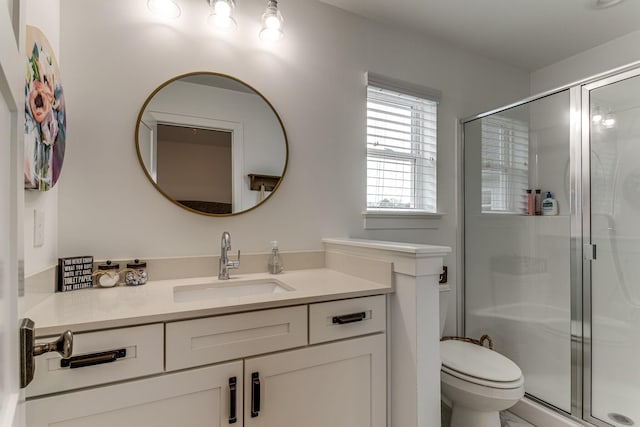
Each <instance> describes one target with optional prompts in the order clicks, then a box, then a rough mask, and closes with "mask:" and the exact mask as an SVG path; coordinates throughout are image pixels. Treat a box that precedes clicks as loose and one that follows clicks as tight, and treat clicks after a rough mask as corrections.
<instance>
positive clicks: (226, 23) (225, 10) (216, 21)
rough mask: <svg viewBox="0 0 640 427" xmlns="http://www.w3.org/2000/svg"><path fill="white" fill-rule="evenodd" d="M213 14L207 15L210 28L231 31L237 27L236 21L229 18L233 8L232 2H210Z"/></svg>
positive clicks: (227, 0)
mask: <svg viewBox="0 0 640 427" xmlns="http://www.w3.org/2000/svg"><path fill="white" fill-rule="evenodd" d="M209 4H210V5H211V7H212V8H213V13H212V14H211V15H209V18H208V23H209V25H210V26H212V27H216V28H220V29H223V30H233V29H235V28H236V27H237V24H236V20H235V19H233V17H232V16H231V11H232V10H233V8H234V7H235V2H234V1H233V0H210V2H209Z"/></svg>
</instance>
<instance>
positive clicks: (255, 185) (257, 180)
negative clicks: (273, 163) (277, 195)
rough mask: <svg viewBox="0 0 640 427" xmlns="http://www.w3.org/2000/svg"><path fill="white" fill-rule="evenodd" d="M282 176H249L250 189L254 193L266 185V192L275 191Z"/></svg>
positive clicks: (255, 174) (254, 174)
mask: <svg viewBox="0 0 640 427" xmlns="http://www.w3.org/2000/svg"><path fill="white" fill-rule="evenodd" d="M280 178H282V177H281V176H274V175H261V174H257V173H250V174H249V179H250V182H249V188H250V189H251V190H253V191H260V187H261V186H263V185H264V191H273V189H274V188H275V187H276V185H278V182H280Z"/></svg>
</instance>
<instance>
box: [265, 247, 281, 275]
mask: <svg viewBox="0 0 640 427" xmlns="http://www.w3.org/2000/svg"><path fill="white" fill-rule="evenodd" d="M268 267H269V273H271V274H278V273H282V269H283V268H284V264H282V257H281V256H280V251H279V250H278V242H277V241H275V240H274V241H272V242H271V255H269V263H268Z"/></svg>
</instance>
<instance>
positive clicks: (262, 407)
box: [27, 295, 387, 427]
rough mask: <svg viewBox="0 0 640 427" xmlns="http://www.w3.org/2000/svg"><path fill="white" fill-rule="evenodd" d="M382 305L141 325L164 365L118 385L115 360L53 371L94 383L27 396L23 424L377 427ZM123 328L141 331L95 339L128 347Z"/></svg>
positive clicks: (329, 305) (382, 401)
mask: <svg viewBox="0 0 640 427" xmlns="http://www.w3.org/2000/svg"><path fill="white" fill-rule="evenodd" d="M385 301H386V298H385V296H384V295H377V296H372V297H363V298H353V299H347V300H339V301H331V302H323V303H317V304H309V305H298V306H293V307H283V308H275V309H269V310H258V311H250V312H244V313H235V314H226V315H220V316H213V317H207V318H198V319H189V320H179V321H172V322H167V323H165V324H162V323H159V324H155V325H147V326H144V328H149V330H150V331H151V330H153V331H156V332H157V329H158V328H159V327H160V328H161V329H162V330H163V332H164V346H161V348H160V354H162V353H164V355H165V357H164V369H163V371H161V372H158V373H155V374H153V373H151V374H149V373H145V374H142V375H148V376H145V377H143V378H138V379H136V378H135V377H136V376H137V375H135V373H131V377H130V378H131V379H129V380H126V381H125V380H123V381H121V382H119V383H115V384H104V381H103V379H104V371H105V370H106V369H108V367H109V366H110V367H112V368H113V369H115V370H116V371H114V377H113V378H114V379H115V380H116V381H117V380H120V379H121V378H123V377H122V376H119V375H117V374H115V373H117V367H118V363H117V362H116V363H110V364H108V365H98V366H87V367H83V368H81V369H75V370H67V371H64V370H63V371H58V375H59V378H63V375H70V374H76V375H79V376H82V377H87V378H91V377H92V375H95V374H94V372H100V373H101V376H100V377H99V378H100V379H101V380H100V382H96V383H94V384H93V386H94V387H93V388H91V387H92V384H91V382H90V380H85V381H80V382H78V384H81V386H82V387H86V388H83V389H79V390H78V389H75V390H67V391H64V390H65V389H66V388H65V387H58V388H57V389H56V388H55V386H50V387H52V388H50V390H61V392H59V393H58V394H52V395H44V396H34V395H33V394H32V397H31V398H29V400H28V401H27V425H28V427H44V426H51V425H55V426H59V427H81V426H91V427H103V426H104V427H112V426H113V425H118V426H120V427H122V426H124V427H134V426H147V425H148V426H154V427H156V426H159V427H165V426H166V427H175V426H181V427H185V426H186V427H191V426H193V427H196V426H197V427H205V426H206V427H209V426H211V427H218V426H234V427H235V426H238V427H243V426H245V427H294V426H295V427H300V426H305V427H327V426H331V427H384V426H386V425H387V416H386V409H387V395H386V393H387V392H386V381H387V376H386V364H387V363H386V334H385V329H386V320H385V319H386V313H385V307H386V303H385ZM127 330H133V331H138V329H136V328H123V329H119V330H107V331H101V332H93V333H91V334H94V335H97V336H92V341H94V342H100V340H99V334H101V333H104V334H106V335H105V336H123V338H121V340H122V341H123V343H124V344H126V345H127V346H128V348H130V349H132V350H133V349H135V348H136V345H135V343H132V342H131V340H127V339H126V338H125V336H126V332H127ZM114 331H115V332H114ZM81 336H82V334H78V337H81ZM156 341H157V339H156ZM124 344H123V345H124ZM132 350H130V353H131V351H132ZM148 351H150V350H145V351H144V352H142V353H139V354H146V353H147V352H148ZM131 354H133V353H131ZM55 362H57V363H59V359H58V360H57V361H55ZM49 363H50V364H51V363H53V362H49ZM120 363H122V362H120ZM123 366H124V365H123ZM141 369H142V368H141ZM83 370H86V371H84V372H86V373H85V374H81V375H80V373H79V371H83ZM71 371H78V373H76V372H71ZM39 374H40V373H39V372H36V378H37V377H38V375H39ZM100 384H102V385H100Z"/></svg>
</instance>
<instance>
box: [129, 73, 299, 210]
mask: <svg viewBox="0 0 640 427" xmlns="http://www.w3.org/2000/svg"><path fill="white" fill-rule="evenodd" d="M202 74H207V75H212V76H218V77H225V78H228V79H231V80H233V81H235V82H236V83H240V84H242V85H244V86H245V87H247V88H248V89H251V90H252V91H253V92H254V93H255V94H256V95H258V96H259V97H260V98H262V100H263V101H264V102H265V103H266V104H267V105H268V106H269V108H271V111H273V114H274V115H275V117H276V119H278V123H279V124H280V127H281V129H282V135H283V137H284V144H285V160H284V167H283V168H282V174H281V175H280V179H279V180H278V182H277V183H276V184H275V186H274V187H273V190H272V191H271V192H270V194H269V195H268V196H267V197H265V198H264V199H263V200H261V201H260V202H258V203H256V204H255V205H253V206H251V207H250V208H247V209H244V210H242V211H238V212H231V213H223V214H216V213H208V212H203V211H199V210H197V209H193V208H190V207H189V206H186V205H183V204H182V203H180V202H178V201H177V200H176V199H174V198H173V197H171V196H170V195H169V194H167V193H166V192H165V191H164V190H163V189H162V188H160V186H159V185H158V184H157V183H156V182H155V181H154V180H153V177H152V176H151V174H150V173H149V170H148V169H147V167H146V165H145V163H144V159H143V158H142V154H141V152H140V141H139V131H140V123H141V122H142V116H143V114H144V112H145V110H146V108H147V106H148V105H149V103H150V102H151V100H152V99H153V97H154V96H155V95H156V94H157V93H158V92H160V91H161V90H162V89H164V88H165V87H166V86H168V85H170V84H171V83H173V82H175V81H177V80H180V79H183V78H185V77H189V76H197V75H202ZM135 143H136V153H137V155H138V161H139V162H140V167H142V170H143V171H144V174H145V175H146V176H147V179H149V182H151V184H152V185H153V186H154V187H155V189H156V190H157V191H158V192H159V193H160V194H162V195H163V196H164V197H165V198H166V199H167V200H169V201H170V202H172V203H173V204H175V205H177V206H179V207H181V208H182V209H185V210H187V211H190V212H193V213H197V214H199V215H204V216H210V217H227V216H235V215H240V214H243V213H246V212H249V211H252V210H254V209H255V208H257V207H258V206H261V205H262V204H263V203H265V202H266V201H267V200H269V199H270V198H271V197H272V196H273V195H274V194H275V192H276V191H277V190H278V188H279V187H280V184H281V183H282V181H283V180H284V177H285V175H286V173H287V166H288V164H289V139H288V137H287V131H286V130H285V128H284V124H283V123H282V119H281V118H280V115H279V114H278V112H277V111H276V109H275V108H274V107H273V105H272V104H271V103H270V102H269V100H268V99H267V98H266V97H265V96H264V95H263V94H262V93H260V91H258V90H257V89H256V88H254V87H253V86H251V85H249V84H247V83H245V82H244V81H242V80H240V79H238V78H236V77H233V76H230V75H228V74H223V73H216V72H212V71H194V72H191V73H185V74H181V75H179V76H176V77H173V78H171V79H169V80H167V81H166V82H164V83H162V84H161V85H160V86H158V87H157V88H156V89H155V90H154V91H153V92H151V94H150V95H149V96H148V97H147V99H146V101H145V102H144V104H142V107H141V108H140V112H139V113H138V118H137V120H136V128H135Z"/></svg>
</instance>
